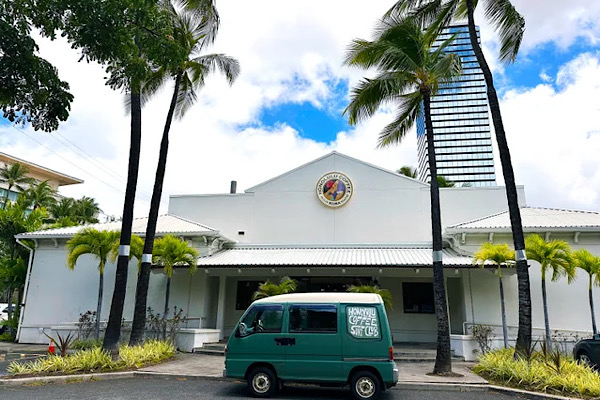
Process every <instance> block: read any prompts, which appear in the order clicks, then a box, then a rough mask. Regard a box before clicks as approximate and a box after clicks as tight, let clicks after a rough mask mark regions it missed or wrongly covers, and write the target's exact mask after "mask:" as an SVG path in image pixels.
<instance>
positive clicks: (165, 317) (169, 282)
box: [163, 276, 171, 319]
mask: <svg viewBox="0 0 600 400" xmlns="http://www.w3.org/2000/svg"><path fill="white" fill-rule="evenodd" d="M170 295H171V277H170V276H167V291H166V294H165V312H164V314H163V319H167V313H168V312H169V296H170Z"/></svg>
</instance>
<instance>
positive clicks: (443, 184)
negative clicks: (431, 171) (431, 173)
mask: <svg viewBox="0 0 600 400" xmlns="http://www.w3.org/2000/svg"><path fill="white" fill-rule="evenodd" d="M437 181H438V186H439V187H441V188H451V187H455V186H456V184H455V183H454V182H452V181H449V180H448V179H446V178H444V177H443V176H441V175H438V176H437Z"/></svg>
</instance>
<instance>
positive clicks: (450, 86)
mask: <svg viewBox="0 0 600 400" xmlns="http://www.w3.org/2000/svg"><path fill="white" fill-rule="evenodd" d="M452 35H456V37H455V39H454V41H453V42H452V44H450V45H449V46H448V47H447V50H446V51H447V52H448V53H455V54H458V55H459V56H460V58H461V62H462V68H463V72H462V75H461V76H460V77H459V78H458V79H457V80H456V81H454V82H451V83H447V84H444V85H443V86H442V87H441V88H440V90H439V93H438V94H437V95H436V96H434V97H433V98H432V99H431V119H432V122H433V137H434V143H435V156H436V161H437V168H438V170H437V172H438V175H441V176H443V177H444V178H446V179H447V180H450V181H452V182H455V183H456V185H457V186H463V185H467V186H493V185H495V184H496V174H495V170H494V155H493V152H492V140H491V133H490V124H489V119H488V100H487V94H486V85H485V80H484V78H483V74H482V72H481V68H479V64H478V63H477V59H476V57H475V53H474V52H473V48H472V46H471V42H470V39H469V29H468V27H467V26H466V25H456V26H450V27H448V28H445V29H444V30H443V32H442V33H441V34H440V35H439V37H438V38H437V39H436V41H435V43H434V46H433V48H434V49H437V48H438V46H439V45H440V44H441V43H443V42H444V41H445V40H447V39H448V38H450V37H452ZM477 36H478V38H479V28H477ZM417 149H418V166H417V173H418V178H419V179H420V180H422V181H424V182H429V180H430V172H429V157H428V155H427V137H426V135H425V120H424V117H420V118H419V119H418V120H417Z"/></svg>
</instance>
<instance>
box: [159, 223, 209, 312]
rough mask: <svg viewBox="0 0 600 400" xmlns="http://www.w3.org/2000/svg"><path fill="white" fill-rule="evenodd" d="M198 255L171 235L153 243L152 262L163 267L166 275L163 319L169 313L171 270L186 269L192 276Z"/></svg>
mask: <svg viewBox="0 0 600 400" xmlns="http://www.w3.org/2000/svg"><path fill="white" fill-rule="evenodd" d="M198 255H199V254H198V250H196V249H194V248H193V247H190V245H188V244H187V242H184V241H183V240H181V239H178V238H176V237H175V236H172V235H167V236H165V237H163V238H161V239H157V240H156V242H155V243H154V252H153V256H152V261H153V263H154V264H156V265H159V266H161V267H163V269H164V271H165V274H166V275H167V288H166V292H165V312H164V313H163V318H166V317H167V312H168V311H169V295H170V291H171V278H172V277H173V268H174V267H187V268H189V270H190V275H193V274H194V273H195V272H196V269H197V268H198V267H197V265H196V260H197V259H198Z"/></svg>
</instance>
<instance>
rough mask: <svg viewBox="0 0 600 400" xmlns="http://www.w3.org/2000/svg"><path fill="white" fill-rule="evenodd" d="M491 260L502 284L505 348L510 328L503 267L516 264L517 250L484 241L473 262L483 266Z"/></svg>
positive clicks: (501, 302)
mask: <svg viewBox="0 0 600 400" xmlns="http://www.w3.org/2000/svg"><path fill="white" fill-rule="evenodd" d="M486 261H487V262H491V263H492V264H494V265H496V267H497V271H498V283H499V285H500V308H501V311H502V335H503V336H504V348H508V328H507V326H506V308H505V305H504V286H503V285H502V267H514V266H515V251H514V250H511V249H509V248H508V244H506V243H504V244H493V243H489V242H488V243H484V244H482V245H481V247H480V248H479V250H477V252H476V253H475V254H473V263H475V264H477V265H479V266H480V267H481V268H483V267H485V263H486Z"/></svg>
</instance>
